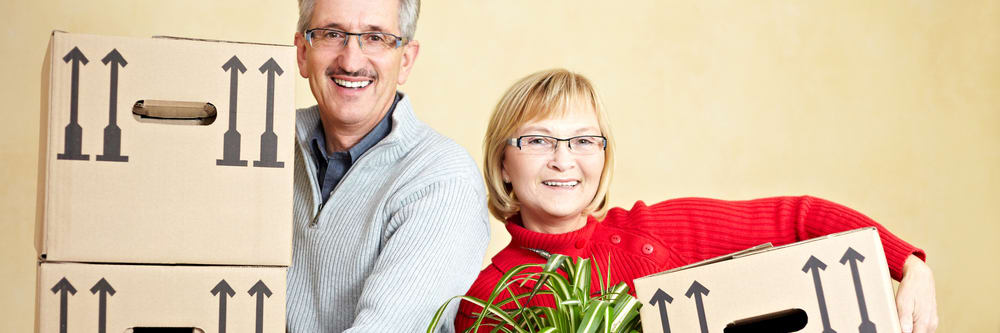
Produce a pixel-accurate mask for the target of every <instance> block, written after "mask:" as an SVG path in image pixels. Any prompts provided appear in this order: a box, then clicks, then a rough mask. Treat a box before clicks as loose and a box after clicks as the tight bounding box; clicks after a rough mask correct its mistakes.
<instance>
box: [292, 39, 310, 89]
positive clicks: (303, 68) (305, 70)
mask: <svg viewBox="0 0 1000 333" xmlns="http://www.w3.org/2000/svg"><path fill="white" fill-rule="evenodd" d="M306 44H308V42H307V41H306V36H305V35H303V34H302V33H301V32H296V33H295V60H296V61H297V62H298V63H299V75H302V77H303V78H309V65H308V64H307V63H306V46H307V45H306Z"/></svg>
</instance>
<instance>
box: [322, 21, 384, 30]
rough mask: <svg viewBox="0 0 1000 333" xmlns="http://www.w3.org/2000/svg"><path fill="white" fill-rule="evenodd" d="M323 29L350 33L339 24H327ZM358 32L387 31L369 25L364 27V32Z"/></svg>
mask: <svg viewBox="0 0 1000 333" xmlns="http://www.w3.org/2000/svg"><path fill="white" fill-rule="evenodd" d="M323 28H327V29H337V30H343V31H347V32H351V31H348V30H347V28H346V27H344V26H343V25H341V24H340V23H329V24H327V25H324V26H323ZM358 32H388V31H387V30H385V29H383V28H382V27H380V26H377V25H373V24H369V25H366V26H365V27H364V31H358Z"/></svg>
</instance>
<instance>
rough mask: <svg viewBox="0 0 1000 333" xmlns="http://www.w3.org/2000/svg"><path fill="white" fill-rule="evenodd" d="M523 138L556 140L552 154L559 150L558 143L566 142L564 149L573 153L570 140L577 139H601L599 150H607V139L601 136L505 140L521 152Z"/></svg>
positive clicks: (543, 136)
mask: <svg viewBox="0 0 1000 333" xmlns="http://www.w3.org/2000/svg"><path fill="white" fill-rule="evenodd" d="M524 138H549V139H552V140H556V144H555V146H553V148H552V151H553V152H555V150H556V149H559V142H562V141H566V148H568V149H569V151H570V152H574V151H573V143H572V142H573V141H572V140H574V139H579V138H595V139H596V138H599V139H601V150H605V149H607V148H608V138H607V137H605V136H603V135H577V136H574V137H569V138H565V139H561V138H557V137H554V136H548V135H522V136H519V137H516V138H510V139H507V144H509V145H511V146H514V147H517V149H518V150H522V151H523V149H522V148H521V140H524Z"/></svg>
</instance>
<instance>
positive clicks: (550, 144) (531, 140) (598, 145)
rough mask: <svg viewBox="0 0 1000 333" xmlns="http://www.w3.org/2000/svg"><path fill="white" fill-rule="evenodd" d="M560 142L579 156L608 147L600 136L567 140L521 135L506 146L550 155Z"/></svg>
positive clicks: (605, 140)
mask: <svg viewBox="0 0 1000 333" xmlns="http://www.w3.org/2000/svg"><path fill="white" fill-rule="evenodd" d="M560 141H566V147H568V148H569V151H570V152H571V153H574V154H580V155H586V154H593V153H597V152H600V151H602V150H604V148H605V147H607V145H608V138H605V137H603V136H600V135H581V136H574V137H572V138H568V139H560V138H555V137H551V136H547V135H522V136H519V137H516V138H510V139H508V140H507V144H509V145H511V146H514V147H517V148H518V149H520V150H521V151H522V152H525V153H528V154H551V153H553V152H555V151H556V148H557V147H558V146H559V142H560Z"/></svg>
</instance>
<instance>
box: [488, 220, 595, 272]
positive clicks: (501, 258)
mask: <svg viewBox="0 0 1000 333" xmlns="http://www.w3.org/2000/svg"><path fill="white" fill-rule="evenodd" d="M600 225H601V222H600V221H597V219H596V218H594V217H593V216H588V217H587V224H586V225H584V226H583V228H580V229H579V230H576V231H571V232H567V233H564V234H545V233H540V232H535V231H531V230H528V229H526V228H524V226H523V225H522V223H521V218H520V216H519V215H515V216H513V217H511V218H510V219H508V220H507V223H506V224H505V226H506V228H507V232H509V233H510V237H511V240H510V244H509V245H507V247H506V248H504V249H503V250H501V251H500V253H498V254H497V255H496V256H494V257H493V265H495V266H496V267H497V268H498V269H500V271H501V272H507V271H509V270H511V269H513V268H514V267H515V266H517V265H522V264H529V263H531V264H541V263H545V261H546V260H545V258H543V257H542V256H540V255H539V254H537V253H535V252H533V251H532V250H530V249H535V250H542V251H545V252H548V253H558V254H563V255H567V256H569V257H570V258H573V259H574V260H575V259H576V258H577V257H583V258H587V257H589V252H590V251H589V248H590V243H591V240H592V238H593V236H594V234H595V232H597V233H599V231H598V229H599V227H600ZM529 271H535V272H537V271H538V270H529ZM527 286H528V287H532V286H534V283H528V284H527Z"/></svg>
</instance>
